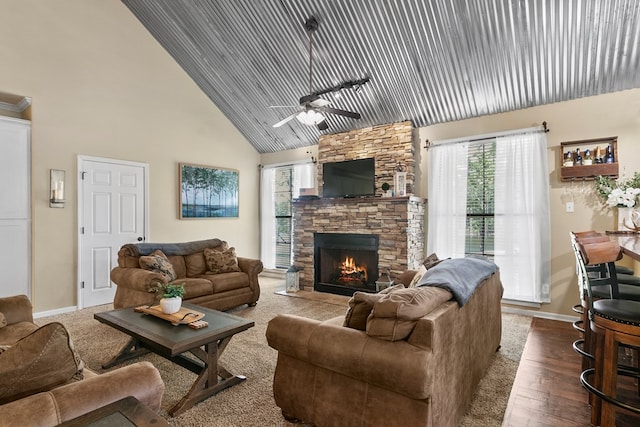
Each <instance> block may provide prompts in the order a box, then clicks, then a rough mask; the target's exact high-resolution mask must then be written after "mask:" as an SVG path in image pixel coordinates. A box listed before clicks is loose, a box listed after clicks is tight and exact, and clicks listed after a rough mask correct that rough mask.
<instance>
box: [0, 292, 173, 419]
mask: <svg viewBox="0 0 640 427" xmlns="http://www.w3.org/2000/svg"><path fill="white" fill-rule="evenodd" d="M0 313H2V316H1V317H3V318H4V319H5V321H6V324H5V326H3V327H0V345H1V346H3V348H7V350H6V354H9V350H8V349H9V348H11V347H12V346H18V345H19V344H17V343H18V342H19V341H20V340H21V339H22V338H25V340H28V339H29V337H30V336H33V333H37V332H38V330H43V329H44V328H46V326H43V327H42V328H39V327H38V326H37V325H36V324H35V323H34V322H33V315H32V305H31V302H30V301H29V298H28V297H26V296H25V295H19V296H14V297H7V298H0ZM2 323H3V324H4V323H5V322H2ZM50 325H54V324H50ZM60 328H62V326H60ZM23 342H24V341H23ZM43 353H45V351H44V350H43V351H42V353H41V356H42V354H43ZM6 354H5V355H6ZM53 356H54V357H60V355H59V354H58V353H56V354H54V355H53ZM5 362H6V359H4V358H3V354H0V363H5ZM14 366H15V365H14ZM23 366H24V365H23ZM6 368H9V369H6ZM13 369H15V370H18V369H19V367H18V366H15V368H13ZM45 369H46V371H47V372H51V371H53V370H55V367H54V366H51V365H47V366H46V368H45ZM2 371H3V372H8V371H11V367H7V366H4V367H3V370H2ZM45 376H46V375H45ZM25 377H28V375H25ZM83 377H84V378H83V379H79V380H75V379H74V380H71V381H68V382H65V383H64V384H62V385H59V386H54V387H53V388H50V389H49V388H48V387H46V385H42V388H43V389H46V391H41V392H36V393H34V394H30V395H21V397H17V398H15V399H13V398H11V397H8V398H7V393H5V392H6V391H7V389H6V388H5V387H10V385H9V384H7V383H6V382H2V383H0V395H2V396H4V400H3V401H6V403H3V404H0V426H2V427H4V426H21V427H30V426H39V427H45V426H55V425H58V424H60V423H63V422H65V421H68V420H71V419H73V418H77V417H79V416H81V415H83V414H86V413H88V412H91V411H93V410H95V409H98V408H101V407H103V406H106V405H108V404H109V403H112V402H115V401H118V400H120V399H123V398H125V397H127V396H134V397H135V398H137V399H138V400H139V401H141V402H142V403H144V404H145V405H147V406H148V407H150V408H151V409H152V410H153V411H156V412H157V411H159V410H160V405H161V403H162V395H163V393H164V383H163V382H162V379H161V378H160V374H159V373H158V370H157V369H156V368H155V367H154V366H153V365H152V364H151V363H149V362H139V363H134V364H132V365H128V366H124V367H122V368H118V369H114V370H112V371H109V372H106V373H103V374H100V375H98V374H96V373H95V372H93V371H91V370H89V369H88V368H86V367H84V369H83ZM41 380H42V378H41V377H37V378H35V379H33V378H32V379H31V383H34V384H35V385H36V388H39V387H40V386H39V385H38V384H37V382H38V381H41ZM24 381H28V379H27V378H24Z"/></svg>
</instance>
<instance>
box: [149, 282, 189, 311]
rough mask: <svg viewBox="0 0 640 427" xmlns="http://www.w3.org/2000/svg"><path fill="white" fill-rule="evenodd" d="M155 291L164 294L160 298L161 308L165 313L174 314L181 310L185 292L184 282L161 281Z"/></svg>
mask: <svg viewBox="0 0 640 427" xmlns="http://www.w3.org/2000/svg"><path fill="white" fill-rule="evenodd" d="M154 291H155V292H156V293H158V294H160V295H162V299H160V308H161V309H162V312H163V313H164V314H173V313H177V312H178V311H180V307H181V306H182V297H183V296H184V294H185V290H184V284H182V283H180V284H175V283H173V282H169V283H159V284H158V285H157V286H156V287H155V288H154Z"/></svg>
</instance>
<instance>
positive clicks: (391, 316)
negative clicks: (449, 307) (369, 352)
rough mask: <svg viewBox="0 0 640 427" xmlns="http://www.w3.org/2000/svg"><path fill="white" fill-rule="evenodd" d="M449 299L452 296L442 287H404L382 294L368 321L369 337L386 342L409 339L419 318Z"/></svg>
mask: <svg viewBox="0 0 640 427" xmlns="http://www.w3.org/2000/svg"><path fill="white" fill-rule="evenodd" d="M443 291H444V292H443ZM449 299H451V293H450V292H449V291H447V290H446V289H441V288H405V289H399V290H396V291H394V292H391V293H390V294H387V295H383V296H382V298H380V299H379V300H378V301H376V302H375V304H374V305H373V310H371V315H370V316H369V317H368V318H367V329H366V331H367V335H369V336H372V337H375V338H379V339H383V340H386V341H399V340H403V339H406V338H408V337H409V335H411V332H412V331H413V328H414V326H415V324H416V322H417V321H418V319H420V318H421V317H423V316H424V315H426V314H428V313H430V312H431V311H432V310H433V309H434V308H436V307H438V306H440V305H441V304H443V303H445V302H446V301H449Z"/></svg>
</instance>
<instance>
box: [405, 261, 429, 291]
mask: <svg viewBox="0 0 640 427" xmlns="http://www.w3.org/2000/svg"><path fill="white" fill-rule="evenodd" d="M426 272H427V267H425V266H424V265H421V266H420V268H419V269H418V271H416V275H415V276H413V279H411V283H409V286H407V288H415V287H416V285H417V284H418V282H419V281H420V279H422V276H424V274H425V273H426Z"/></svg>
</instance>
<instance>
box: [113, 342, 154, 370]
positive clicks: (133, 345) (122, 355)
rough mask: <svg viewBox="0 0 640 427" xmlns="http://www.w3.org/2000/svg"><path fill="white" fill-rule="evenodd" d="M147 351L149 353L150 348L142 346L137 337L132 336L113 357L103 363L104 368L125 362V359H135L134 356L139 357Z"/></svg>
mask: <svg viewBox="0 0 640 427" xmlns="http://www.w3.org/2000/svg"><path fill="white" fill-rule="evenodd" d="M147 353H149V350H147V349H146V348H144V347H142V346H141V345H140V341H138V340H137V339H135V338H131V339H130V340H129V342H128V343H126V344H125V345H124V347H122V349H121V350H120V351H119V352H118V354H116V355H115V357H114V358H113V359H111V360H110V361H108V362H107V363H105V364H104V365H102V369H109V368H111V367H112V366H115V365H117V364H119V363H122V362H124V361H125V360H129V359H133V358H134V357H139V356H142V355H143V354H147Z"/></svg>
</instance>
